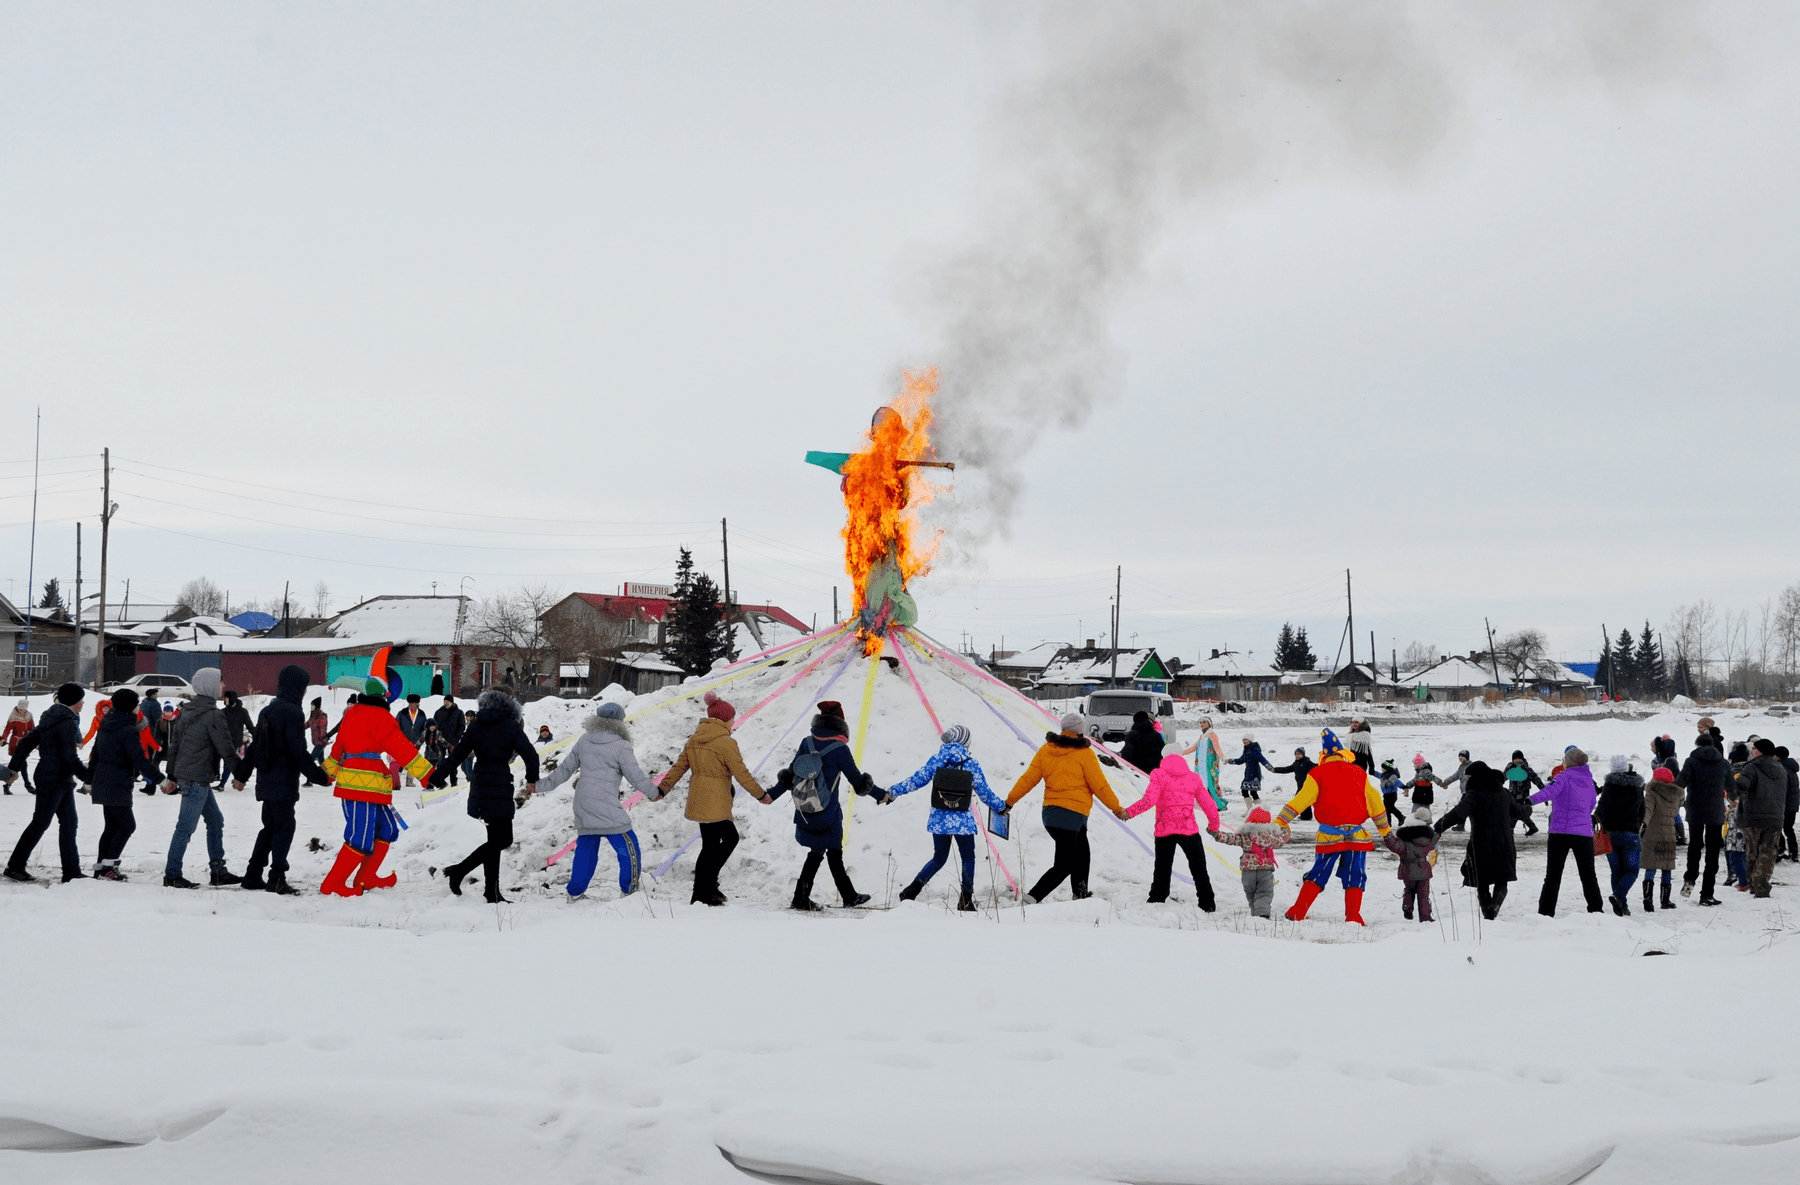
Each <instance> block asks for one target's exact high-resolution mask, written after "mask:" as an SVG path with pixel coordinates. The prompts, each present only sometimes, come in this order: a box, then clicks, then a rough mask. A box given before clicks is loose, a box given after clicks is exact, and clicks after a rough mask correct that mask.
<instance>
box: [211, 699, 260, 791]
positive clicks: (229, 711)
mask: <svg viewBox="0 0 1800 1185" xmlns="http://www.w3.org/2000/svg"><path fill="white" fill-rule="evenodd" d="M220 699H221V700H222V702H221V703H220V705H219V714H220V715H221V716H223V717H225V727H226V728H228V729H230V730H231V740H232V743H233V744H235V745H236V746H237V748H238V751H239V752H240V753H242V752H243V749H244V746H245V745H247V744H249V742H250V733H251V730H252V729H254V728H255V722H254V721H253V720H251V719H250V709H249V708H246V707H245V706H244V701H243V699H241V698H240V697H239V696H238V693H237V692H235V691H230V690H227V691H225V692H223V693H222V694H221V696H220ZM231 766H232V763H231V762H229V761H227V762H225V763H224V767H223V768H222V769H220V771H219V789H221V790H223V789H224V788H225V782H226V779H227V778H229V777H230V775H231Z"/></svg>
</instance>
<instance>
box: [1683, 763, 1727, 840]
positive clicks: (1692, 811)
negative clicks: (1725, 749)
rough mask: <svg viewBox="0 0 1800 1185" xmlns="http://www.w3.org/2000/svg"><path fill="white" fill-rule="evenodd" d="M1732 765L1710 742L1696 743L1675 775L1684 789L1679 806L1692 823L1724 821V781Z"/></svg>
mask: <svg viewBox="0 0 1800 1185" xmlns="http://www.w3.org/2000/svg"><path fill="white" fill-rule="evenodd" d="M1730 774H1731V765H1730V763H1729V762H1727V761H1726V760H1725V756H1724V754H1722V753H1720V752H1719V751H1718V750H1717V749H1715V748H1714V747H1713V746H1711V745H1695V746H1694V751H1693V752H1692V753H1689V754H1688V759H1687V761H1685V762H1684V763H1682V766H1681V772H1680V773H1678V774H1676V775H1675V784H1676V785H1677V786H1680V787H1681V788H1682V789H1683V790H1686V791H1687V801H1686V802H1685V803H1684V804H1683V805H1682V809H1683V810H1684V811H1686V812H1687V821H1688V822H1689V823H1690V824H1692V825H1693V826H1695V827H1705V826H1709V825H1711V826H1717V825H1718V824H1720V823H1723V822H1724V821H1725V783H1726V781H1727V780H1728V779H1729V777H1730Z"/></svg>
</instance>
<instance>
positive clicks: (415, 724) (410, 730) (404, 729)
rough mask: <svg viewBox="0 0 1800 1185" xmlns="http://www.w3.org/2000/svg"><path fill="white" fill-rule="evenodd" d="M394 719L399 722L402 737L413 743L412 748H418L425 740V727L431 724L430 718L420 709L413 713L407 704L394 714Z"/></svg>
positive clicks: (410, 706) (411, 707)
mask: <svg viewBox="0 0 1800 1185" xmlns="http://www.w3.org/2000/svg"><path fill="white" fill-rule="evenodd" d="M394 719H396V720H398V721H399V722H400V732H401V733H402V735H404V736H405V737H406V739H407V740H409V741H411V742H412V743H413V748H415V749H416V748H418V747H419V745H420V744H421V743H422V742H423V741H424V740H425V726H426V725H427V724H429V723H430V722H431V717H429V716H427V715H426V714H425V709H424V708H420V709H418V710H417V711H414V710H413V706H412V705H411V704H408V705H406V706H405V707H404V708H401V709H400V710H399V711H398V712H395V713H394Z"/></svg>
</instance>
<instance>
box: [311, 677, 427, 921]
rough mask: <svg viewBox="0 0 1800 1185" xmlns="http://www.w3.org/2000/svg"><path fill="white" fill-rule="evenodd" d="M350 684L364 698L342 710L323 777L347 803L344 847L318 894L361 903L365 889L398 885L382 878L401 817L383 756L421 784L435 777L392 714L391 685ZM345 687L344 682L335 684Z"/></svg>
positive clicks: (367, 680)
mask: <svg viewBox="0 0 1800 1185" xmlns="http://www.w3.org/2000/svg"><path fill="white" fill-rule="evenodd" d="M348 679H355V681H356V682H357V683H358V684H360V685H361V693H360V694H358V695H357V696H356V699H355V701H354V702H352V703H351V705H350V706H349V707H347V708H345V709H344V718H343V719H342V720H341V721H339V722H338V730H337V739H336V740H335V741H333V742H332V745H331V752H330V753H329V754H327V755H326V758H325V772H326V773H328V774H330V775H331V779H332V781H333V782H335V783H336V784H337V788H336V789H335V790H333V791H332V793H333V794H334V795H335V796H336V797H338V798H341V799H343V801H344V846H343V847H342V848H341V849H340V850H339V851H338V856H337V863H336V864H334V865H332V866H331V873H330V875H328V876H327V877H326V878H325V883H324V884H322V885H320V886H319V892H321V893H326V894H331V895H334V896H338V897H360V896H362V894H363V892H364V891H365V890H367V889H385V888H389V887H390V886H392V885H393V884H394V883H395V881H397V880H398V879H399V878H398V877H396V876H394V875H393V874H392V873H390V874H388V875H387V876H382V875H381V862H382V860H383V859H385V858H386V857H387V851H388V845H389V844H391V843H393V842H394V841H395V840H396V839H399V838H400V816H399V815H398V814H396V813H395V811H394V780H395V776H396V775H394V774H392V773H390V772H388V764H387V761H386V760H385V758H384V756H383V755H384V754H385V755H387V756H391V757H392V758H393V759H394V760H395V761H397V762H403V763H404V764H405V768H406V771H407V772H408V773H410V774H412V776H413V777H415V778H417V779H419V780H420V781H421V782H423V781H424V780H425V779H426V778H428V777H430V776H431V762H429V761H427V760H426V759H425V756H424V755H423V754H422V753H420V752H419V751H418V750H417V749H415V748H413V745H412V742H411V741H408V740H407V739H406V734H405V733H403V732H401V731H400V722H399V721H397V720H395V719H394V717H393V715H392V714H391V713H390V712H389V711H388V702H389V685H388V683H387V682H386V681H385V680H383V679H381V678H380V677H378V676H374V675H371V676H369V677H367V678H361V677H354V676H352V677H347V680H348ZM347 680H346V681H347ZM341 685H343V681H340V683H339V684H334V686H341Z"/></svg>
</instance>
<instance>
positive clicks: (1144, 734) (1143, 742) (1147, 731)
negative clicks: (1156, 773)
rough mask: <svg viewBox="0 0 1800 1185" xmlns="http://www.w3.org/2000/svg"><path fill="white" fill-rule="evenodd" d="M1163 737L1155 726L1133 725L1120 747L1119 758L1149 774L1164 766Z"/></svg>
mask: <svg viewBox="0 0 1800 1185" xmlns="http://www.w3.org/2000/svg"><path fill="white" fill-rule="evenodd" d="M1162 751H1163V736H1162V733H1160V732H1157V731H1156V726H1155V725H1154V724H1133V725H1132V726H1131V729H1130V731H1128V732H1126V734H1125V743H1124V744H1123V745H1121V746H1120V747H1119V756H1120V757H1123V758H1124V759H1125V760H1126V761H1129V762H1130V763H1131V764H1133V765H1135V766H1137V767H1138V768H1139V769H1141V770H1143V771H1144V772H1145V773H1149V772H1151V771H1152V770H1154V769H1155V768H1156V767H1157V766H1159V765H1161V764H1162Z"/></svg>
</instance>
